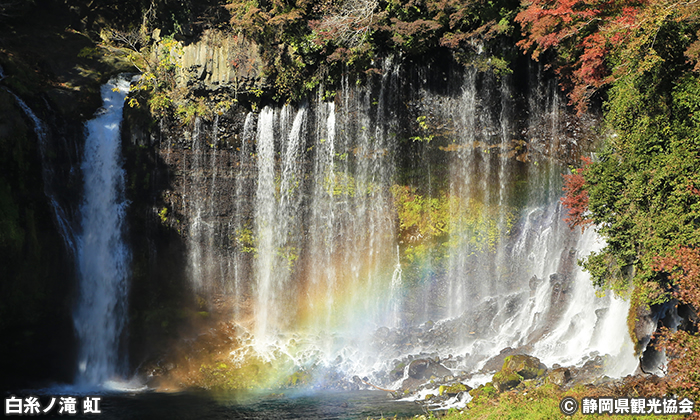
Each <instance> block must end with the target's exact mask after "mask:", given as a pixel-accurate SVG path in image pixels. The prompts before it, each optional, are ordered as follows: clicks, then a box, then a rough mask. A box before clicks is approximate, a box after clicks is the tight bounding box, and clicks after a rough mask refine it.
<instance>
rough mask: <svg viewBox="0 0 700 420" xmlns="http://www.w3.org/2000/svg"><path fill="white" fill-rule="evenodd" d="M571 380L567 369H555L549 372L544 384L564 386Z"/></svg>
mask: <svg viewBox="0 0 700 420" xmlns="http://www.w3.org/2000/svg"><path fill="white" fill-rule="evenodd" d="M570 380H571V371H570V370H569V369H568V368H562V367H560V368H557V369H554V370H552V371H550V372H549V373H548V374H547V377H546V378H545V382H546V383H549V384H554V385H557V386H564V385H566V384H567V383H568V382H569V381H570Z"/></svg>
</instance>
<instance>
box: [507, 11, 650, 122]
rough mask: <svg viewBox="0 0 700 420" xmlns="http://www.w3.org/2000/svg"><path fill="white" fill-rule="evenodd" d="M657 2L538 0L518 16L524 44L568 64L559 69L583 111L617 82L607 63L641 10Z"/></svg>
mask: <svg viewBox="0 0 700 420" xmlns="http://www.w3.org/2000/svg"><path fill="white" fill-rule="evenodd" d="M650 1H651V0H639V1H623V0H532V1H531V2H529V4H528V6H527V7H526V8H525V9H523V10H522V11H521V12H520V13H518V15H517V16H516V18H515V20H516V21H517V22H519V23H520V24H521V26H522V28H523V33H524V35H525V39H523V40H522V41H520V42H519V43H518V45H519V46H520V47H521V48H522V49H524V50H526V51H530V52H531V53H532V57H533V58H534V59H535V60H538V59H539V57H540V55H541V54H542V53H544V52H546V51H548V50H553V51H554V52H555V53H556V54H557V55H559V57H560V58H562V60H560V63H558V64H555V66H554V69H555V71H556V72H557V74H558V75H559V77H560V78H561V79H562V80H561V81H562V84H563V85H564V87H566V88H568V89H569V90H570V93H569V99H570V102H571V104H572V105H575V106H576V107H577V109H578V110H579V112H583V111H585V110H586V108H587V106H588V102H589V99H590V97H591V96H592V95H593V93H595V92H596V91H597V90H598V89H600V88H601V87H603V86H604V85H606V84H608V83H610V82H611V81H612V80H613V77H612V74H611V72H610V70H609V66H608V63H606V59H607V57H608V55H609V54H610V52H611V51H612V50H614V49H615V48H618V47H620V46H621V45H623V44H624V42H625V41H626V40H627V38H628V37H629V36H630V33H631V31H632V30H633V29H634V28H635V26H636V25H638V22H637V17H638V15H639V11H640V8H643V7H644V6H645V5H647V4H648V3H649V2H650Z"/></svg>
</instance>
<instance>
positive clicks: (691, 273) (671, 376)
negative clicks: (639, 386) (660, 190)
mask: <svg viewBox="0 0 700 420" xmlns="http://www.w3.org/2000/svg"><path fill="white" fill-rule="evenodd" d="M653 268H654V270H655V271H661V272H665V273H667V274H669V275H670V278H671V280H672V281H673V283H674V285H675V291H674V296H675V297H676V299H678V301H679V302H681V303H684V304H687V305H690V306H691V307H692V309H693V310H694V311H696V312H697V309H698V308H700V250H698V249H693V248H687V247H679V248H677V249H676V250H675V252H673V253H672V254H670V255H667V256H665V257H663V258H661V257H659V258H656V259H655V261H654V265H653ZM691 329H695V330H697V325H693V326H692V328H691ZM659 346H660V347H661V348H663V349H665V350H666V355H667V356H668V359H669V361H668V366H667V368H668V373H667V375H666V378H665V379H666V382H667V385H668V386H669V388H670V390H671V391H673V392H677V393H679V394H681V395H686V396H690V397H692V398H695V400H696V401H697V400H698V399H700V369H698V366H700V335H698V333H697V332H689V331H681V330H679V331H671V330H669V329H667V328H663V329H662V330H661V332H660V335H659Z"/></svg>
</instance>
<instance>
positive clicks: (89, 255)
mask: <svg viewBox="0 0 700 420" xmlns="http://www.w3.org/2000/svg"><path fill="white" fill-rule="evenodd" d="M128 91H129V81H128V80H127V79H125V78H123V77H120V78H118V79H113V80H110V81H109V82H108V83H107V84H105V85H103V86H102V90H101V92H102V100H103V107H102V108H101V110H100V111H98V113H97V114H96V116H95V118H94V119H92V120H90V121H88V122H87V124H86V128H87V137H86V139H85V154H84V160H83V163H82V165H81V167H82V170H83V176H84V179H85V188H84V199H83V203H82V205H81V208H80V213H81V228H82V232H81V235H80V237H79V241H78V253H77V255H78V271H79V275H80V288H79V298H78V304H77V308H76V310H75V313H74V316H73V320H74V324H75V329H76V332H77V335H78V341H79V346H80V347H79V356H78V372H77V377H76V383H77V384H78V385H92V386H94V385H99V386H101V385H103V384H105V383H106V381H109V380H113V379H114V378H115V376H119V375H120V374H123V373H124V372H123V369H122V368H123V366H124V363H125V359H124V357H122V355H120V354H119V344H120V339H121V335H122V331H123V329H124V326H125V324H126V319H127V293H128V272H129V263H130V252H129V249H128V247H127V245H126V243H125V242H124V240H123V238H122V232H123V229H124V226H123V224H124V215H125V211H126V207H127V204H128V203H127V202H126V200H125V198H124V170H123V168H122V166H121V138H120V124H121V120H122V109H123V106H124V98H125V97H126V94H127V93H128Z"/></svg>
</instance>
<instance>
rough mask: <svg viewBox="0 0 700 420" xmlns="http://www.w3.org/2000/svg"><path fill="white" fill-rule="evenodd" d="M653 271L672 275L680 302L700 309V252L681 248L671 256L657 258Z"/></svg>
mask: <svg viewBox="0 0 700 420" xmlns="http://www.w3.org/2000/svg"><path fill="white" fill-rule="evenodd" d="M653 269H654V270H655V271H662V272H665V273H668V274H669V275H670V277H671V280H672V281H673V282H674V284H675V285H676V287H677V290H676V292H675V296H676V298H677V299H678V300H679V301H680V302H683V303H687V304H689V305H692V306H693V307H694V308H700V250H697V249H693V248H687V247H680V248H678V249H676V251H675V252H673V253H672V254H670V255H667V256H665V257H663V258H656V260H655V261H654V266H653Z"/></svg>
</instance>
